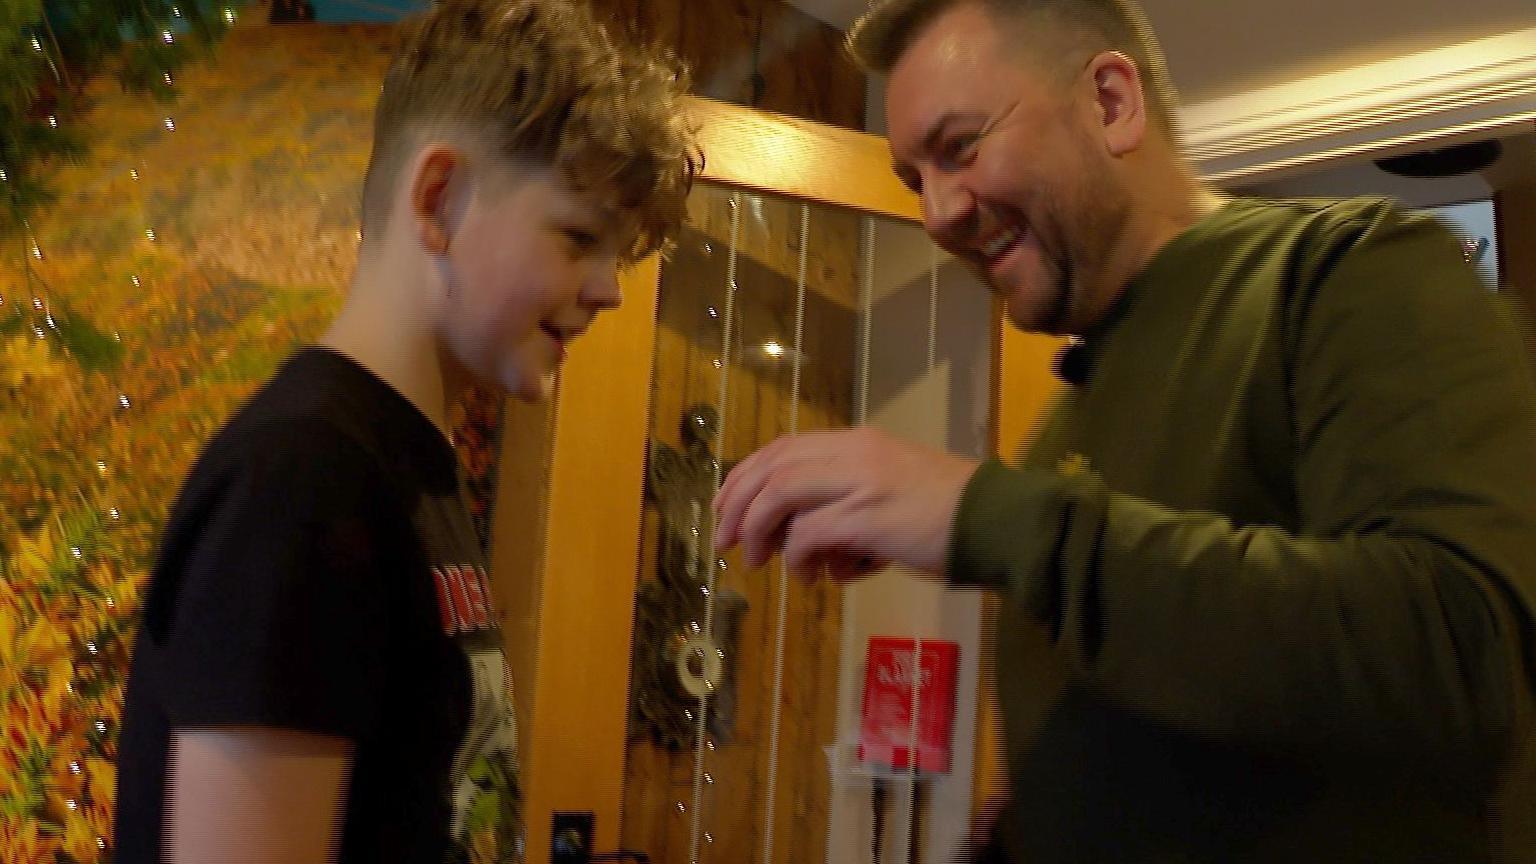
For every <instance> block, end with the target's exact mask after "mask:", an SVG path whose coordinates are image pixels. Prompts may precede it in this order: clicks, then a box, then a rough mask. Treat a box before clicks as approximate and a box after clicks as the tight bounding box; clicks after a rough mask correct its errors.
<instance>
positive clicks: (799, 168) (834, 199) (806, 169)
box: [691, 99, 922, 221]
mask: <svg viewBox="0 0 1536 864" xmlns="http://www.w3.org/2000/svg"><path fill="white" fill-rule="evenodd" d="M691 110H692V111H693V116H694V117H695V118H696V119H697V121H698V123H699V125H700V140H701V143H702V145H703V147H704V156H705V159H706V164H705V166H704V168H705V177H706V179H709V180H712V181H715V182H719V183H726V184H730V185H735V186H741V187H743V188H747V189H755V190H762V191H767V192H774V193H777V194H781V195H789V196H791V197H795V198H804V199H809V200H812V201H818V202H822V203H826V204H831V205H833V206H837V207H848V208H852V209H854V210H860V211H863V212H865V213H873V214H876V215H879V216H888V217H892V218H896V219H905V220H909V221H916V220H917V219H919V218H920V217H921V213H922V210H921V208H920V206H919V204H918V200H917V196H916V195H914V194H912V191H911V190H910V189H908V188H907V187H905V186H903V185H902V184H901V181H900V180H898V179H896V175H895V174H894V173H893V172H892V171H891V164H890V163H891V157H890V151H889V149H888V147H887V145H886V142H885V139H884V138H881V137H880V136H878V135H868V134H865V133H863V132H853V131H850V130H846V129H838V128H834V127H830V126H823V125H819V124H816V123H809V122H806V121H804V120H797V119H795V118H793V117H785V116H783V115H779V114H770V113H767V112H761V111H749V110H745V109H742V108H738V107H736V106H733V105H726V104H723V103H720V102H715V101H711V100H708V99H696V100H694V101H693V102H692V106H691Z"/></svg>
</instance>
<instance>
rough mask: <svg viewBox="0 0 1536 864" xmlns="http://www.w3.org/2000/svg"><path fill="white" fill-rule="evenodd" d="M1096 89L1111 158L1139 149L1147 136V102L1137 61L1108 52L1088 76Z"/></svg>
mask: <svg viewBox="0 0 1536 864" xmlns="http://www.w3.org/2000/svg"><path fill="white" fill-rule="evenodd" d="M1084 74H1085V75H1087V76H1088V78H1089V80H1090V82H1091V85H1092V87H1093V98H1094V107H1095V108H1096V109H1097V111H1098V119H1099V129H1100V134H1102V135H1103V140H1104V146H1105V149H1106V150H1107V151H1108V152H1109V154H1110V155H1111V156H1124V155H1126V154H1128V153H1132V152H1134V151H1136V150H1139V149H1140V148H1141V146H1142V144H1143V143H1144V142H1145V141H1146V135H1147V100H1146V95H1145V93H1144V92H1143V90H1142V80H1141V72H1140V71H1139V70H1138V69H1137V68H1136V61H1134V60H1132V59H1131V58H1129V57H1127V56H1125V55H1124V54H1121V53H1120V52H1119V51H1104V52H1102V53H1100V54H1099V55H1097V56H1095V57H1094V58H1093V59H1092V60H1091V61H1089V63H1088V68H1087V70H1086V71H1085V73H1084Z"/></svg>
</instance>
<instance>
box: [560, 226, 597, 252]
mask: <svg viewBox="0 0 1536 864" xmlns="http://www.w3.org/2000/svg"><path fill="white" fill-rule="evenodd" d="M565 236H566V238H567V239H569V240H570V241H571V245H572V246H575V247H576V249H577V250H579V251H581V252H590V251H592V250H593V249H596V248H597V246H598V243H600V242H601V241H600V240H599V239H598V237H597V235H596V234H593V233H592V232H591V231H587V230H585V229H582V228H567V229H565Z"/></svg>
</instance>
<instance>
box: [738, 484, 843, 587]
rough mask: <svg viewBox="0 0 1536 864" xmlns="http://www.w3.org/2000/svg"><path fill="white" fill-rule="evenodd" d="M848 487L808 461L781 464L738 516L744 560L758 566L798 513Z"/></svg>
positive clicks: (810, 509)
mask: <svg viewBox="0 0 1536 864" xmlns="http://www.w3.org/2000/svg"><path fill="white" fill-rule="evenodd" d="M846 491H847V486H846V484H845V483H844V482H843V481H842V480H840V479H839V478H837V477H835V476H833V475H832V474H830V473H829V472H827V471H826V470H823V469H820V468H817V467H816V466H812V465H809V464H804V463H801V464H793V463H791V464H789V465H782V466H780V467H779V470H777V471H776V472H775V473H773V474H772V475H770V476H768V478H767V479H766V480H765V481H764V483H763V485H762V486H761V488H760V489H759V491H758V493H757V496H756V497H755V498H753V499H752V501H751V502H750V503H749V504H748V505H747V510H746V513H745V514H744V515H743V516H742V518H741V529H740V534H741V546H742V551H743V552H744V553H745V554H746V559H747V563H748V565H749V566H752V567H761V566H762V564H763V562H764V561H767V560H768V558H770V557H771V556H772V555H773V553H774V552H777V551H778V548H779V544H780V543H782V542H783V538H782V534H783V533H784V532H785V531H786V530H787V528H786V526H787V525H788V524H789V523H792V522H793V521H794V520H795V519H796V518H798V517H799V516H800V514H802V513H805V512H806V511H812V510H815V509H817V508H820V507H823V506H824V505H826V504H827V503H828V502H829V501H834V500H836V499H837V498H839V497H840V496H842V495H843V494H844V493H845V492H846Z"/></svg>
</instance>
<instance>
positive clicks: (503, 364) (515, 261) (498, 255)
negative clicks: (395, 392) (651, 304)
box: [438, 172, 619, 401]
mask: <svg viewBox="0 0 1536 864" xmlns="http://www.w3.org/2000/svg"><path fill="white" fill-rule="evenodd" d="M613 229H614V225H613V224H612V220H611V219H609V218H607V217H606V216H605V214H604V213H603V211H601V210H600V209H599V208H598V207H596V206H594V205H593V204H592V203H591V201H590V200H588V198H587V197H586V196H583V195H581V194H579V193H578V192H576V191H575V190H573V189H572V188H571V187H570V185H569V184H568V183H566V182H565V181H563V180H561V179H559V178H557V177H555V176H553V175H552V174H550V173H548V172H537V173H530V174H528V175H526V176H522V177H519V178H517V179H516V180H513V181H509V182H508V183H505V184H500V183H486V184H477V186H476V191H475V193H474V194H473V195H472V196H471V197H470V199H469V201H468V202H467V205H466V206H465V208H464V212H463V215H462V220H461V221H460V223H459V225H458V226H457V228H456V230H455V231H454V235H453V240H452V243H451V245H450V246H449V248H448V251H447V254H446V255H445V256H444V260H443V266H444V267H446V268H447V272H446V274H445V280H446V283H447V286H448V289H447V296H446V298H445V300H444V303H443V306H442V308H441V310H440V314H439V317H438V336H439V342H440V344H442V345H443V346H444V347H445V349H446V350H447V352H448V354H449V358H448V359H450V360H451V361H453V362H455V363H457V364H458V365H459V366H460V367H462V369H463V370H464V371H465V372H467V373H468V374H469V376H470V377H471V378H473V379H475V380H476V381H478V382H480V383H481V384H485V385H490V386H493V387H496V388H498V389H500V390H503V391H505V392H507V393H508V394H510V395H512V396H517V397H519V398H521V399H524V400H529V401H531V400H535V399H538V398H540V397H541V396H542V395H544V394H545V392H546V390H547V388H548V384H549V381H550V380H551V379H552V377H553V375H554V373H555V371H556V369H557V368H558V367H559V364H560V361H561V360H562V359H564V356H565V346H566V345H567V344H569V343H570V342H571V340H573V339H575V338H576V337H577V336H579V335H581V334H582V333H583V332H585V331H586V329H587V327H588V325H590V324H591V323H592V319H593V318H594V317H596V315H597V313H598V312H601V311H603V310H604V309H612V308H614V307H616V306H618V305H619V287H618V281H617V260H618V258H617V254H616V246H615V244H614V242H613V234H614V230H613Z"/></svg>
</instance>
